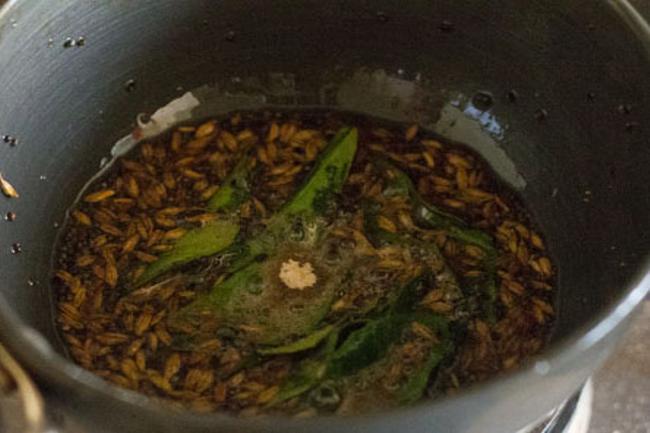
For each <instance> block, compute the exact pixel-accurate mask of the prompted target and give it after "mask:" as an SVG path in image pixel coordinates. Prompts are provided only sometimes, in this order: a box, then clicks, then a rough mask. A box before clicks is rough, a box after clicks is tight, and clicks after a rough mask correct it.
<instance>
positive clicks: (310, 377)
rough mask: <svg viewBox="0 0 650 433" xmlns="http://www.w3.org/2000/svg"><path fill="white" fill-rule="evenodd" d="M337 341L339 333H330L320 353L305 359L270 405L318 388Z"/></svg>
mask: <svg viewBox="0 0 650 433" xmlns="http://www.w3.org/2000/svg"><path fill="white" fill-rule="evenodd" d="M337 341H338V333H337V332H330V333H329V335H328V336H327V340H326V341H325V344H324V345H323V347H322V348H321V349H320V351H319V353H318V354H317V355H316V356H315V357H313V358H309V359H305V360H304V361H302V362H301V363H300V364H299V365H298V371H297V372H296V373H294V374H293V375H291V376H289V379H287V381H286V382H285V383H284V384H283V385H282V387H281V388H280V391H279V392H278V395H277V396H276V397H275V398H274V399H273V401H272V402H271V404H270V405H276V404H278V403H282V402H283V401H286V400H289V399H292V398H294V397H298V396H299V395H301V394H304V393H305V392H307V391H309V390H310V389H312V388H314V387H315V386H317V385H318V384H319V383H320V382H321V381H322V380H323V378H324V377H325V373H326V372H327V363H328V362H329V360H330V358H331V356H332V354H333V352H334V349H335V347H336V342H337Z"/></svg>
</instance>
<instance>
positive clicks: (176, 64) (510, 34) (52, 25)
mask: <svg viewBox="0 0 650 433" xmlns="http://www.w3.org/2000/svg"><path fill="white" fill-rule="evenodd" d="M79 38H83V39H79ZM649 41H650V32H649V31H648V27H647V25H646V24H644V23H643V21H642V20H641V19H640V17H639V16H638V15H636V14H635V12H634V11H633V10H632V9H630V8H629V5H628V4H627V2H626V1H625V0H618V1H614V0H611V1H609V2H607V1H599V2H596V1H592V0H585V1H579V0H575V1H571V0H557V1H555V0H547V1H541V0H540V1H521V0H453V1H442V0H436V1H432V0H429V1H424V0H412V1H409V2H397V1H390V0H373V1H370V0H345V1H342V0H339V1H322V0H319V1H316V0H304V1H286V0H274V1H272V2H271V1H250V0H237V1H234V0H233V1H231V0H221V1H209V0H185V1H183V2H181V1H178V0H176V1H173V0H139V1H118V0H110V1H109V0H105V1H101V2H99V1H94V2H90V1H84V0H61V1H57V2H51V1H29V0H25V1H10V2H9V3H8V4H6V5H5V7H4V8H3V9H2V10H1V11H0V134H2V135H4V134H6V135H9V136H11V137H6V139H5V140H4V141H6V143H5V142H2V141H0V171H1V172H2V173H3V175H4V176H5V177H6V178H7V179H8V180H10V181H11V182H12V183H13V184H14V186H16V188H17V189H18V192H19V193H20V194H21V197H20V198H19V199H13V200H5V199H2V200H0V211H2V213H3V214H4V213H6V212H9V211H12V212H15V213H16V215H17V220H16V221H14V222H11V223H10V222H6V223H5V222H2V224H0V242H1V244H0V247H1V248H0V257H1V258H0V278H1V279H0V292H1V296H0V340H1V341H2V343H4V345H5V346H7V347H8V348H9V350H10V351H11V352H12V353H13V354H14V355H15V357H16V358H17V359H18V360H19V362H20V363H21V364H22V365H23V366H24V367H26V368H27V369H28V371H29V372H30V373H31V374H33V376H34V377H35V379H36V380H37V382H38V384H39V385H40V386H41V390H42V392H43V393H44V395H45V397H46V401H47V403H48V405H51V406H50V407H63V408H64V409H65V410H66V411H67V413H71V414H73V415H74V417H75V418H77V419H78V420H79V422H80V423H81V424H82V425H84V426H85V427H86V429H87V431H93V432H104V431H106V432H109V431H110V432H154V431H155V432H179V431H188V432H189V431H192V432H194V431H197V432H208V431H210V432H214V431H219V432H230V431H241V432H276V431H277V432H375V433H379V432H410V433H419V432H422V433H424V432H434V431H438V432H476V433H491V432H493V433H502V432H509V431H515V430H517V429H519V428H522V427H524V426H526V425H528V424H530V423H531V422H534V421H535V420H538V419H540V417H543V416H544V414H546V413H547V412H548V411H549V410H551V409H552V408H554V407H556V406H558V405H559V404H561V402H562V401H564V400H565V399H566V398H567V397H568V396H569V395H571V394H572V393H573V392H575V391H576V390H577V389H578V388H579V387H580V386H581V385H582V384H583V383H584V381H585V380H586V378H587V377H588V376H589V375H590V374H591V373H592V372H593V371H594V369H595V368H597V367H598V366H599V365H600V364H601V362H602V361H603V360H604V359H605V357H606V356H607V355H608V354H609V353H610V351H611V350H612V347H613V346H614V344H615V342H616V340H617V338H618V337H619V334H620V333H621V332H622V331H623V330H624V328H625V325H626V323H627V320H628V318H629V315H630V314H631V312H632V311H633V309H634V306H635V305H636V304H637V303H638V302H639V301H640V300H641V299H642V298H643V297H644V296H645V293H646V292H647V291H648V287H649V286H650V274H649V273H648V270H649V268H648V266H647V265H648V262H647V256H648V252H650V229H648V222H649V220H650V169H649V168H650V125H649V124H648V119H650V101H649V97H650V62H649V58H648V56H647V54H648V47H650V45H649ZM202 86H203V87H202ZM193 89H194V90H193ZM189 90H193V91H192V93H191V95H186V96H185V97H184V99H182V100H181V102H183V101H184V104H185V105H183V103H180V105H179V104H178V103H177V104H176V108H177V109H179V107H181V108H183V107H184V109H185V111H186V112H185V113H181V114H179V113H178V112H177V113H176V114H177V117H176V118H178V116H181V117H182V116H185V115H187V114H189V113H188V110H189V109H190V108H191V106H192V105H195V104H196V103H197V102H198V103H200V105H199V106H198V107H196V108H194V109H193V111H192V113H191V114H192V115H193V116H204V115H206V114H219V113H223V112H228V111H232V110H235V109H244V108H258V107H261V106H269V105H276V106H277V105H280V106H289V107H293V108H296V107H301V106H314V105H316V106H333V107H337V108H341V109H345V110H352V111H358V112H364V113H369V114H372V115H375V116H380V117H384V118H388V119H393V120H409V121H417V122H419V123H420V124H421V125H422V126H423V127H426V128H430V129H434V130H436V131H437V132H439V133H441V134H442V135H445V136H447V137H450V138H452V139H456V140H460V141H465V142H467V143H468V144H469V145H470V146H475V147H477V149H478V150H479V151H480V152H481V153H482V154H484V155H485V156H486V158H487V159H488V160H489V161H490V162H492V164H493V165H494V166H495V168H496V170H497V171H498V172H499V173H500V174H501V175H502V177H503V178H504V180H505V181H506V182H509V183H511V184H512V185H513V187H515V188H517V189H519V191H520V193H521V195H522V196H523V198H524V199H525V200H526V202H527V203H528V205H529V207H530V209H531V210H532V213H533V214H534V218H535V219H536V220H537V221H538V222H539V224H540V226H541V228H542V230H543V232H544V233H545V234H546V235H547V242H548V244H549V246H550V250H551V253H552V255H553V257H554V260H555V261H556V263H558V264H559V269H560V272H559V296H558V300H557V307H558V320H557V326H556V329H555V331H554V336H553V339H552V341H551V343H550V345H549V347H548V349H547V350H546V351H545V352H544V353H543V354H542V355H541V356H539V357H538V358H536V359H534V360H532V361H531V362H530V364H529V365H527V366H525V367H524V368H522V369H521V370H519V371H517V372H515V373H511V374H507V375H504V376H502V377H499V378H496V379H494V380H491V381H489V382H488V383H483V384H480V385H478V386H476V387H474V388H472V389H468V390H465V391H463V392H461V393H460V394H459V395H457V396H455V397H450V398H444V399H440V400H437V401H426V402H422V403H421V404H419V405H417V406H414V407H410V408H405V409H400V410H398V411H392V412H387V413H383V414H377V415H374V416H372V417H370V416H368V417H354V418H345V419H342V418H317V419H310V420H300V421H298V420H289V419H276V418H261V419H255V420H243V419H234V418H231V417H228V416H224V415H203V416H200V415H195V414H192V413H189V412H174V411H170V410H169V409H168V408H164V407H161V406H159V405H157V404H155V403H154V402H152V401H149V400H148V399H147V398H145V397H143V396H140V395H137V394H135V393H133V392H130V391H125V390H123V389H119V388H116V387H114V386H112V385H109V384H107V383H104V382H102V381H101V380H100V379H99V378H97V377H95V376H94V375H92V374H91V373H88V372H86V371H84V370H82V369H81V368H79V367H77V366H75V365H74V364H73V363H71V362H70V361H69V360H67V359H65V358H64V356H63V355H62V353H63V351H62V347H61V345H60V343H59V342H58V340H57V338H56V333H55V329H54V325H53V320H52V300H51V295H50V289H49V287H48V281H49V278H50V257H51V251H52V247H53V243H54V241H55V238H56V235H57V227H58V224H60V223H61V221H62V220H63V218H64V215H65V211H66V209H67V208H68V207H69V206H70V205H71V204H72V203H73V201H74V198H75V195H76V193H77V192H78V191H79V189H80V188H81V187H82V185H83V184H84V183H85V182H86V181H87V180H88V179H89V178H90V177H91V176H92V175H93V174H94V173H95V172H96V171H97V170H98V168H99V162H100V160H102V158H104V157H106V156H108V155H109V153H110V150H111V148H112V146H113V144H114V143H115V142H116V141H117V140H118V139H120V138H121V137H123V136H125V135H128V134H129V133H130V132H131V131H132V130H133V128H134V126H136V125H135V119H136V116H137V115H138V114H139V113H145V114H147V115H149V116H151V115H152V114H153V113H154V112H155V111H156V110H157V109H158V108H159V107H161V106H163V105H165V104H167V103H168V102H169V101H171V100H173V99H174V98H178V97H179V96H181V95H183V94H184V93H185V92H186V91H189ZM477 92H490V95H491V96H490V95H486V94H485V93H482V94H481V95H480V96H479V97H478V98H475V97H473V96H474V95H476V94H477ZM188 104H189V106H188ZM172 111H174V110H173V109H172ZM177 111H178V110H177ZM180 111H183V110H180ZM168 113H169V111H168ZM164 117H165V116H161V113H160V112H159V113H158V114H157V115H156V116H154V119H158V120H157V121H158V122H161V120H160V119H162V118H164ZM172 120H173V118H172ZM154 129H155V128H154ZM12 137H13V138H15V139H17V143H13V141H14V140H12ZM11 144H15V146H11ZM15 242H19V243H20V245H21V247H22V252H21V253H20V254H12V251H11V250H12V247H11V245H12V244H13V243H15ZM18 249H19V248H17V245H14V247H13V253H16V252H18V251H17V250H18Z"/></svg>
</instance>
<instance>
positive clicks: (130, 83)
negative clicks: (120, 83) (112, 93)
mask: <svg viewBox="0 0 650 433" xmlns="http://www.w3.org/2000/svg"><path fill="white" fill-rule="evenodd" d="M124 90H126V91H127V93H131V92H133V91H134V90H135V80H134V79H133V78H131V79H129V80H126V82H125V83H124Z"/></svg>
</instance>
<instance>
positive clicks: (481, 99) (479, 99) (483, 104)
mask: <svg viewBox="0 0 650 433" xmlns="http://www.w3.org/2000/svg"><path fill="white" fill-rule="evenodd" d="M472 104H473V105H474V106H475V107H476V108H478V109H479V110H481V111H487V110H489V109H490V108H492V106H493V105H494V97H493V96H492V94H491V93H490V92H485V91H480V92H477V93H476V95H474V97H473V98H472Z"/></svg>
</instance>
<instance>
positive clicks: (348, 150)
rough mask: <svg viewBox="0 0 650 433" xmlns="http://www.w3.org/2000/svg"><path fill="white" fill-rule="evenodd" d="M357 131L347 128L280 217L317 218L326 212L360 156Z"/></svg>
mask: <svg viewBox="0 0 650 433" xmlns="http://www.w3.org/2000/svg"><path fill="white" fill-rule="evenodd" d="M357 141H358V133H357V129H356V128H343V129H341V130H340V131H339V132H338V133H337V134H336V136H334V138H333V139H332V140H331V141H330V143H329V144H328V146H327V148H326V149H325V151H324V152H323V154H322V155H321V157H320V158H319V159H318V161H317V162H316V166H315V167H314V169H313V170H312V172H311V174H310V175H309V177H308V178H307V180H306V181H305V183H304V184H303V185H302V186H301V187H300V189H299V190H298V191H297V192H296V193H295V194H294V196H293V197H292V198H291V199H290V200H289V201H288V202H287V203H286V204H285V205H284V206H283V207H282V209H280V211H279V212H278V214H277V215H276V217H280V218H285V217H287V216H290V215H317V214H322V213H323V212H324V211H326V209H327V207H328V205H327V203H326V202H327V201H329V200H332V198H333V196H334V195H335V194H336V193H339V192H341V189H342V188H343V185H344V184H345V181H346V179H347V177H348V174H349V172H350V167H351V166H352V162H353V161H354V157H355V155H356V152H357Z"/></svg>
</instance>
